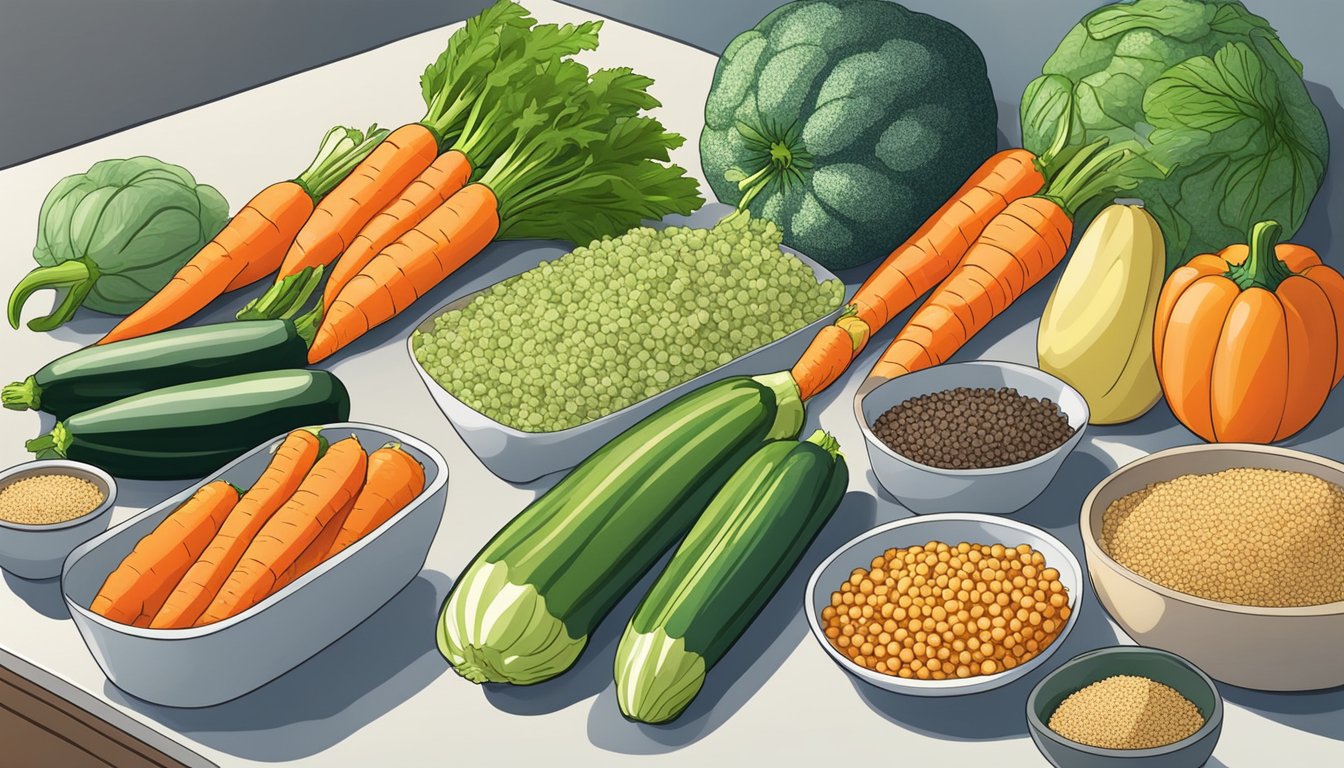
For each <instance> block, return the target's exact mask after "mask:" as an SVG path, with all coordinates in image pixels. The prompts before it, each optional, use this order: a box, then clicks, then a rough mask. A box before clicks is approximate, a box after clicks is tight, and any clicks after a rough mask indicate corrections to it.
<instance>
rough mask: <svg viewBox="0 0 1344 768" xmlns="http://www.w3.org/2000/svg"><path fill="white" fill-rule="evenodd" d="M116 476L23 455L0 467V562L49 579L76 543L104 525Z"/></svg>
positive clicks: (73, 463) (27, 574)
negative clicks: (23, 458) (24, 458)
mask: <svg viewBox="0 0 1344 768" xmlns="http://www.w3.org/2000/svg"><path fill="white" fill-rule="evenodd" d="M116 499H117V485H116V481H114V480H113V479H112V477H111V476H109V475H108V474H107V473H106V472H104V471H103V470H101V469H99V468H97V467H95V466H92V465H90V464H84V463H82V462H78V461H68V460H66V459H46V460H38V461H29V462H26V463H24V464H19V465H18V466H14V467H10V468H9V469H7V470H5V471H4V472H0V568H3V569H5V570H6V571H9V572H10V573H12V574H14V575H15V576H21V577H23V578H25V579H50V578H54V577H56V576H59V575H61V566H62V564H63V563H64V562H65V558H66V556H67V555H69V554H70V552H71V551H72V550H73V549H74V548H75V547H77V546H79V545H80V544H83V543H84V542H86V541H88V540H89V539H91V538H93V537H94V536H97V535H98V534H100V533H102V532H103V531H104V530H106V528H107V525H108V523H109V522H110V521H111V515H112V507H113V505H114V504H115V503H116Z"/></svg>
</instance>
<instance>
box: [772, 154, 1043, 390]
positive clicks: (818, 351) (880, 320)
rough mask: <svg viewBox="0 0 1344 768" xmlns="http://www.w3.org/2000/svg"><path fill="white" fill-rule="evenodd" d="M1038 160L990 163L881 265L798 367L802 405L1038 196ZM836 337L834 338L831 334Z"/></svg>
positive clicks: (1023, 157)
mask: <svg viewBox="0 0 1344 768" xmlns="http://www.w3.org/2000/svg"><path fill="white" fill-rule="evenodd" d="M1037 165H1038V164H1037V162H1036V157H1035V156H1034V155H1032V154H1031V153H1030V152H1028V151H1027V150H1025V149H1008V150H1004V151H1002V152H999V153H997V154H995V155H993V156H991V157H990V158H989V159H988V160H986V161H985V162H984V163H983V164H981V166H980V167H979V168H978V169H976V171H975V173H973V174H971V177H970V178H968V179H967V180H966V183H965V184H962V186H961V188H960V189H958V190H957V192H956V194H954V195H953V196H952V197H951V198H949V199H948V201H947V202H946V203H944V204H943V206H942V207H941V208H939V209H938V210H937V211H935V212H934V214H933V215H932V216H930V217H929V219H928V220H927V221H925V222H924V225H923V226H921V227H920V228H919V229H918V230H916V231H915V233H914V234H913V235H911V236H910V237H909V239H907V240H906V241H905V242H904V243H902V244H901V245H900V246H899V247H898V248H896V250H894V251H892V252H891V255H890V256H888V257H887V258H886V260H885V261H883V262H882V264H881V265H880V266H878V268H877V269H876V270H874V272H873V273H872V275H870V276H869V277H868V279H867V280H865V281H864V283H863V285H861V286H859V290H858V291H857V292H856V293H855V294H854V298H853V299H852V300H851V301H850V307H851V308H852V313H848V314H847V315H846V316H845V317H842V318H840V319H839V320H837V321H836V324H835V325H832V326H828V327H827V328H823V329H822V330H821V332H820V333H818V334H817V337H816V338H815V339H813V341H812V344H811V345H809V346H808V348H807V350H806V351H805V352H804V353H803V356H802V357H801V358H799V360H798V362H797V364H796V365H794V367H793V371H792V373H793V379H794V381H795V382H797V384H798V389H799V391H800V393H801V396H802V398H803V399H804V400H806V399H808V398H810V397H812V396H813V395H816V394H817V393H819V392H821V391H822V390H824V389H826V388H827V387H829V386H830V385H831V384H833V383H834V382H835V381H836V379H838V378H840V375H841V374H842V373H844V372H845V370H846V369H847V368H848V367H849V365H850V364H851V363H853V362H854V359H855V358H857V357H858V355H859V353H860V352H862V351H863V347H864V345H865V344H867V342H868V337H869V336H870V335H871V334H872V333H875V332H877V331H878V330H879V329H881V328H882V327H883V326H885V325H886V324H887V323H889V322H890V321H891V319H892V318H893V317H895V316H897V315H899V314H900V313H902V312H904V311H905V310H906V308H907V307H909V306H910V305H911V304H913V303H914V302H915V300H916V299H918V298H919V297H920V296H922V295H924V294H925V293H926V292H928V291H929V290H930V289H932V288H933V287H934V286H935V285H937V284H938V283H939V282H940V281H942V280H943V279H944V278H946V277H947V276H948V274H950V273H951V272H952V269H953V268H954V267H956V265H957V263H958V262H959V261H961V258H962V256H964V255H965V254H966V249H967V248H969V247H970V246H971V243H973V242H974V241H975V239H976V238H977V237H979V235H980V233H981V232H982V231H983V230H984V228H985V225H986V224H988V223H989V222H990V220H992V219H993V218H994V217H995V216H997V215H999V214H1000V213H1001V212H1003V210H1004V208H1006V207H1007V206H1008V204H1009V203H1011V202H1013V201H1014V200H1017V199H1019V198H1022V197H1024V196H1026V195H1032V194H1035V193H1037V192H1039V191H1040V190H1041V186H1042V185H1043V184H1044V179H1043V177H1042V176H1041V172H1040V170H1038V168H1037ZM832 329H836V330H832Z"/></svg>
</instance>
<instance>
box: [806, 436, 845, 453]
mask: <svg viewBox="0 0 1344 768" xmlns="http://www.w3.org/2000/svg"><path fill="white" fill-rule="evenodd" d="M804 442H807V443H812V444H813V445H815V446H817V447H819V448H821V449H822V450H824V451H826V452H827V453H829V454H830V455H831V458H835V457H837V456H839V455H840V441H839V440H836V439H835V436H834V435H832V434H831V433H830V432H827V431H826V430H824V429H818V430H817V431H816V432H813V433H812V434H811V435H809V436H808V438H807V440H805V441H804Z"/></svg>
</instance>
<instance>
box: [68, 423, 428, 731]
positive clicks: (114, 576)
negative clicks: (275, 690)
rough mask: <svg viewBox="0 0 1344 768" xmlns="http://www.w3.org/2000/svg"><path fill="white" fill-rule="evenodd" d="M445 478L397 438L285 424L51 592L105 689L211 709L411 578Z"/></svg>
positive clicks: (130, 528) (369, 610)
mask: <svg viewBox="0 0 1344 768" xmlns="http://www.w3.org/2000/svg"><path fill="white" fill-rule="evenodd" d="M447 480H448V471H447V466H446V464H445V463H444V460H443V457H442V456H441V455H440V454H439V453H438V452H437V451H436V450H435V449H434V448H432V447H431V446H429V445H428V444H427V443H424V442H422V441H420V440H418V439H416V438H414V437H411V436H409V435H405V434H401V433H398V432H395V431H393V430H389V429H385V428H382V427H376V426H371V425H366V424H355V423H342V424H329V425H325V426H322V427H320V428H315V429H313V430H296V431H295V432H291V433H289V434H287V435H282V436H280V437H278V438H276V439H275V440H274V441H272V442H270V443H267V444H266V445H262V446H259V447H258V448H256V449H255V450H253V451H252V452H250V453H248V454H246V455H245V456H243V457H241V458H239V459H238V460H236V461H234V462H233V463H232V464H230V465H228V466H226V467H225V468H223V469H221V470H220V471H218V472H216V473H215V474H214V475H212V476H210V477H208V478H206V479H205V480H202V481H201V482H200V483H198V484H197V485H195V486H193V487H192V488H189V489H187V490H186V491H183V492H182V493H180V494H178V495H176V496H174V497H173V498H170V499H168V500H166V501H164V502H163V503H162V504H160V505H158V506H156V507H154V508H152V509H148V510H146V511H145V512H143V513H141V514H139V515H137V516H135V517H133V518H131V519H130V520H128V521H126V522H125V523H123V524H121V525H119V526H117V527H116V528H113V529H111V530H109V531H107V532H106V533H104V534H103V535H101V536H99V537H97V538H95V539H93V540H91V541H89V542H87V543H86V544H84V545H82V546H81V547H79V548H77V549H76V550H75V551H74V552H72V553H71V555H70V557H69V558H68V559H67V560H66V563H65V569H64V573H63V575H62V580H61V589H62V592H63V593H64V595H65V600H66V603H67V605H68V606H69V608H70V614H71V616H72V618H73V619H74V621H75V625H76V626H77V627H78V628H79V632H80V634H81V636H82V637H83V638H84V642H85V644H87V645H88V647H89V650H90V651H91V652H92V653H93V656H94V658H95V659H96V660H97V662H98V665H99V666H100V667H101V668H102V669H103V672H104V673H105V674H106V675H107V676H108V678H109V679H110V680H111V681H112V682H113V683H114V684H115V685H117V687H119V688H121V689H122V690H124V691H126V692H127V693H130V694H132V695H134V696H137V697H139V698H142V699H145V700H147V701H152V702H154V703H156V704H164V705H167V706H179V707H202V706H211V705H214V704H218V703H221V702H224V701H228V700H230V699H233V698H236V697H238V696H241V695H243V694H245V693H247V692H249V691H251V690H254V689H255V688H258V687H260V686H262V685H264V684H266V683H267V682H270V681H271V680H273V679H274V678H276V677H278V676H280V675H281V674H284V673H285V672H287V671H288V670H290V669H292V668H293V667H295V666H297V665H298V664H300V663H302V662H303V661H304V660H306V659H308V658H309V657H311V656H312V655H314V654H316V653H317V652H318V651H320V650H321V649H322V648H324V647H326V646H327V645H329V644H330V643H332V642H334V641H335V640H336V639H337V638H339V637H340V636H341V635H343V634H345V633H346V632H348V631H349V630H351V629H353V628H354V627H355V626H356V625H358V624H359V623H360V622H362V621H363V620H364V619H366V618H368V617H369V616H370V615H372V614H373V613H374V611H376V610H377V609H378V608H379V607H381V606H382V605H383V604H384V603H386V602H387V601H388V600H390V599H391V598H392V597H393V596H394V595H396V593H397V592H399V591H400V590H401V589H402V588H403V587H405V586H406V585H407V584H409V583H410V582H411V580H412V579H414V578H415V576H416V574H418V573H419V572H420V569H421V568H422V567H423V566H424V562H425V557H426V555H427V554H428V552H429V545H430V543H431V542H432V541H433V539H434V536H435V534H436V533H437V531H438V527H439V522H440V520H441V519H442V516H443V511H444V505H445V502H446V498H447ZM259 649H264V650H265V653H259V652H258V651H259Z"/></svg>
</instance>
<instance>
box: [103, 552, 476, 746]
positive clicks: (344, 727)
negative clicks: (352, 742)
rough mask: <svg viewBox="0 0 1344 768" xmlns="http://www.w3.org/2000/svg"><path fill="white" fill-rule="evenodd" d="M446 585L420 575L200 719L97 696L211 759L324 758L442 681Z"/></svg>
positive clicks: (121, 696)
mask: <svg viewBox="0 0 1344 768" xmlns="http://www.w3.org/2000/svg"><path fill="white" fill-rule="evenodd" d="M451 586H452V580H451V579H450V578H449V577H448V576H446V575H444V574H443V573H440V572H438V571H433V570H425V571H421V573H420V575H419V576H417V577H416V578H415V579H414V580H412V581H411V583H410V584H408V585H407V586H406V587H405V588H404V589H403V590H402V591H401V592H399V593H397V594H396V596H394V597H393V598H392V599H391V600H390V601H388V602H387V603H386V604H385V605H384V606H383V607H382V608H380V609H379V610H378V611H377V612H375V613H374V614H373V615H372V616H370V617H369V618H368V619H366V620H365V621H364V622H363V623H361V624H360V625H359V626H357V627H355V628H354V629H352V630H350V632H348V633H347V634H346V635H344V636H343V637H341V638H340V639H339V640H337V641H336V642H334V643H332V644H331V645H330V646H328V647H327V648H325V649H324V650H322V651H321V652H319V653H318V654H317V655H316V656H314V657H312V658H311V659H309V660H308V661H305V662H304V663H302V664H300V665H299V666H297V667H295V668H294V669H293V670H291V671H289V672H287V673H286V674H284V675H282V676H280V677H279V678H277V679H276V680H275V681H273V682H271V683H269V684H267V685H265V686H263V687H261V688H258V689H257V690H255V691H253V692H252V693H249V694H246V695H244V696H241V697H239V698H237V699H234V700H233V701H229V702H225V703H224V704H219V705H217V706H213V707H203V708H200V709H177V708H173V707H162V706H158V705H155V704H150V703H148V702H144V701H141V700H139V699H136V698H134V697H131V696H129V695H128V694H126V693H123V692H122V691H121V690H120V689H118V688H116V687H115V686H113V685H112V684H111V683H110V682H109V683H106V684H105V687H104V689H103V695H105V696H106V697H107V698H108V699H109V700H111V701H112V702H114V703H116V704H118V705H120V706H123V707H126V708H127V709H131V710H134V711H136V712H139V713H141V714H143V715H145V716H146V717H149V718H151V719H153V720H155V721H157V722H159V723H161V724H162V725H163V726H164V727H166V728H168V729H171V730H173V731H177V732H179V733H181V734H183V735H184V736H186V737H188V738H190V739H192V740H193V741H196V742H199V743H201V744H204V745H206V746H208V747H210V748H212V749H216V750H219V751H220V752H224V753H227V754H230V755H236V756H238V757H241V758H245V759H248V760H258V761H264V762H283V761H288V760H296V759H299V758H302V757H308V756H311V755H315V754H317V753H319V752H322V751H323V750H325V749H328V748H329V747H331V746H332V745H334V744H336V743H338V742H340V741H341V740H343V739H345V738H346V737H347V736H349V735H350V734H352V733H355V732H356V731H358V730H360V729H361V728H363V727H364V726H366V725H368V724H369V723H371V722H373V721H374V720H376V719H378V718H379V717H381V716H383V715H384V714H386V713H387V712H389V711H391V710H392V709H394V708H396V707H397V706H399V705H401V704H402V703H403V702H405V701H406V700H407V699H409V698H410V697H412V696H414V695H415V694H416V693H418V692H419V691H421V690H423V689H424V688H425V687H426V686H428V685H429V684H430V683H432V682H433V681H434V680H435V679H436V678H438V677H439V676H440V675H442V674H444V673H446V672H447V671H448V665H447V664H446V663H444V661H443V658H442V657H441V656H440V655H439V652H438V649H437V648H436V647H435V640H434V626H433V624H432V623H430V622H429V621H427V619H426V617H434V616H437V615H438V609H439V604H440V601H441V600H442V599H443V597H444V596H445V595H446V594H447V593H448V590H449V588H450V587H451Z"/></svg>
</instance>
